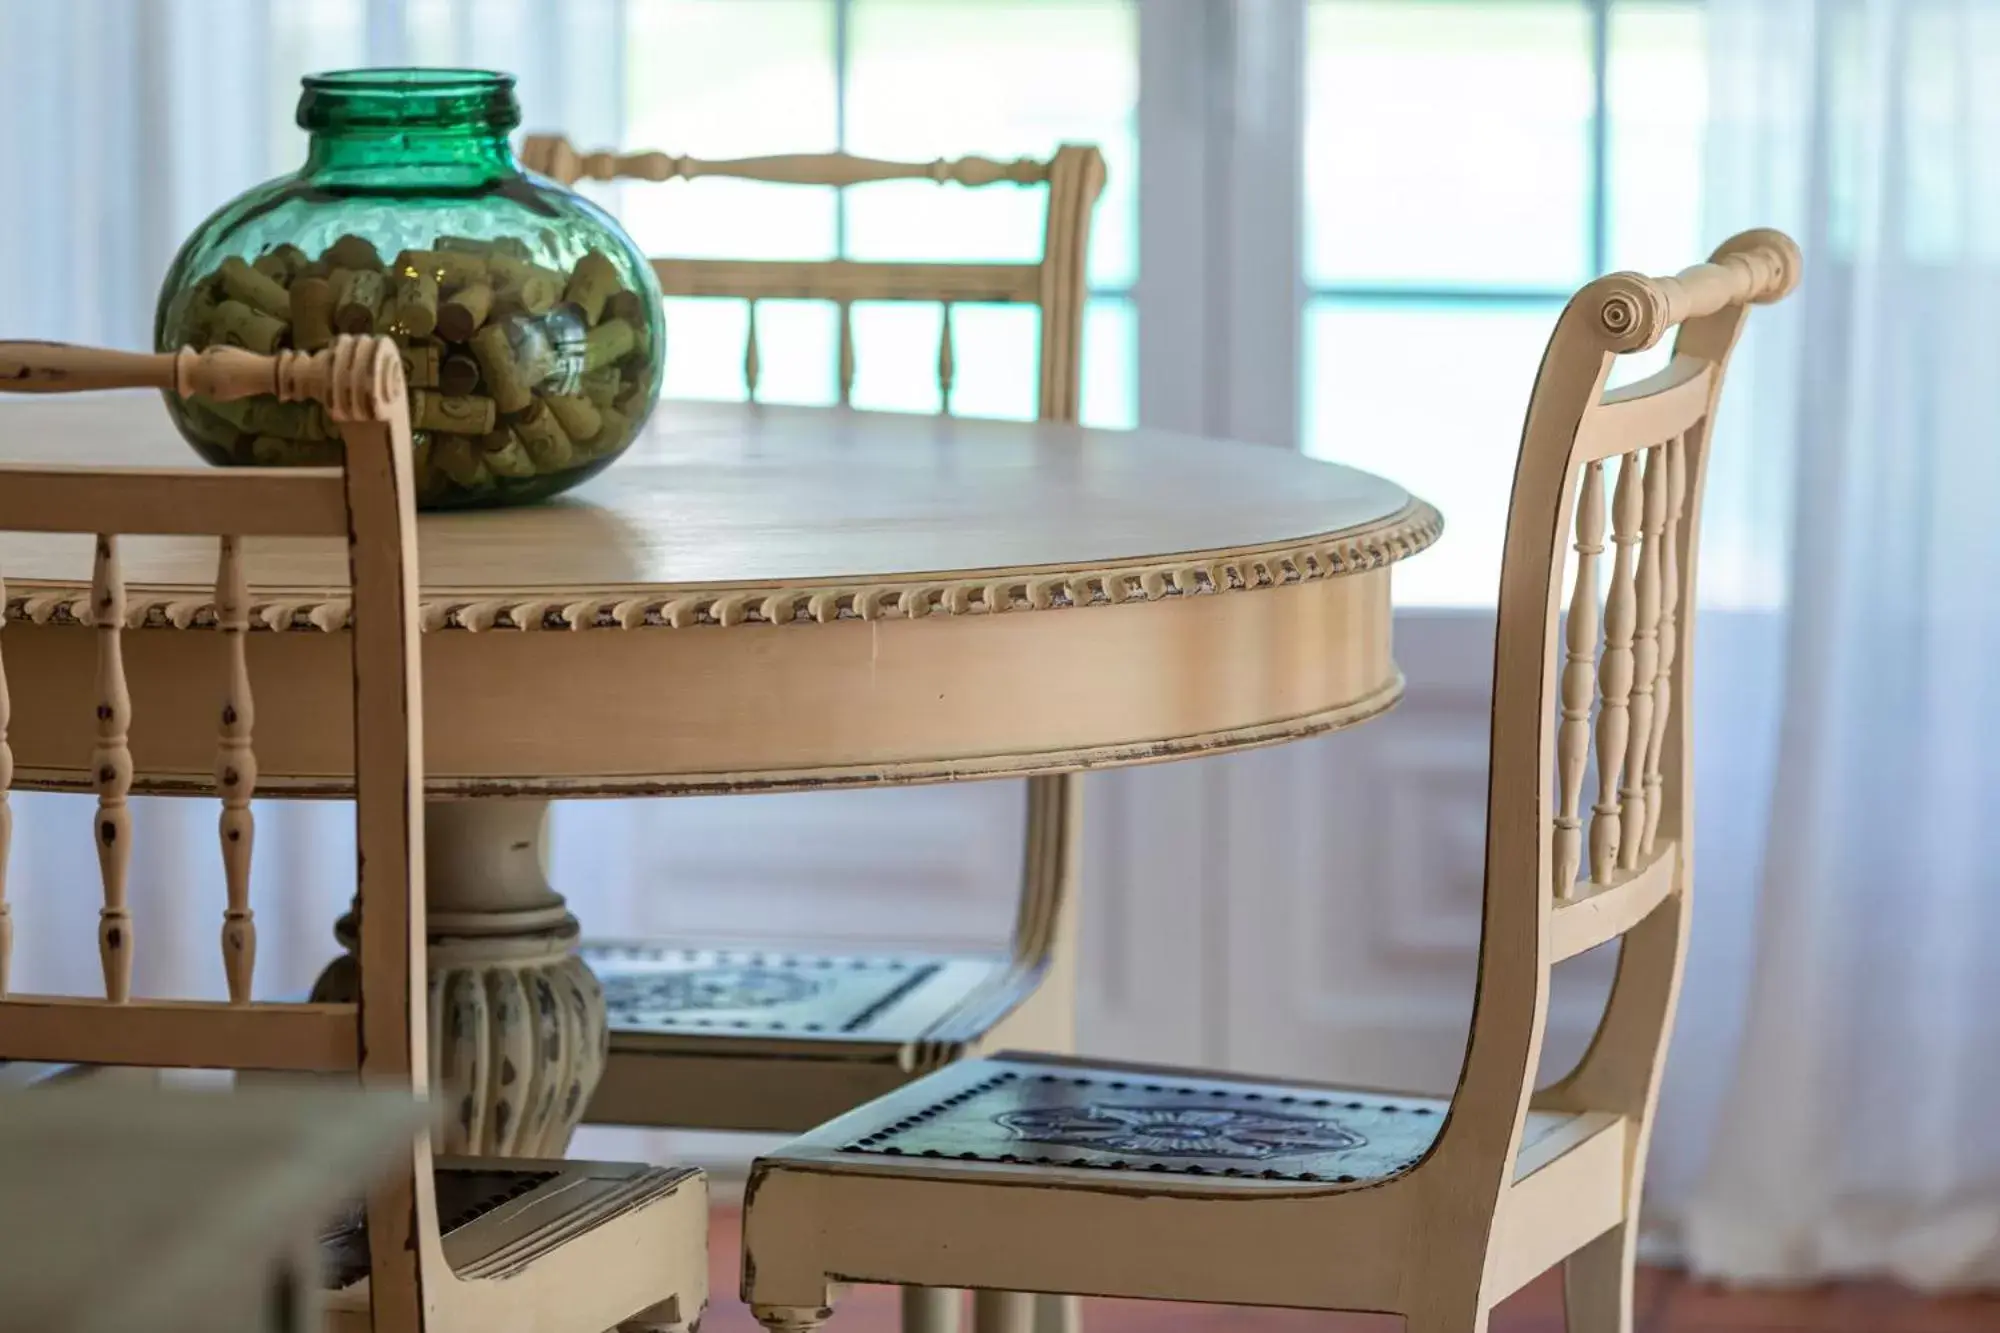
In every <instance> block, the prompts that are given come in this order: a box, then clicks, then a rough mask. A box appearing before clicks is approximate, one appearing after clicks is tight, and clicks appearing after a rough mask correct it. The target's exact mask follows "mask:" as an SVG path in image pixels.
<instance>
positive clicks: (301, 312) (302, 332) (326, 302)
mask: <svg viewBox="0 0 2000 1333" xmlns="http://www.w3.org/2000/svg"><path fill="white" fill-rule="evenodd" d="M332 341H333V284H332V283H330V282H328V281H327V280H326V279H325V278H299V279H297V280H296V281H294V282H293V283H292V346H294V347H296V348H298V349H299V350H300V351H301V352H317V351H318V350H319V349H320V348H322V347H325V346H326V345H327V344H328V343H330V342H332Z"/></svg>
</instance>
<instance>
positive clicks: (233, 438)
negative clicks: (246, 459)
mask: <svg viewBox="0 0 2000 1333" xmlns="http://www.w3.org/2000/svg"><path fill="white" fill-rule="evenodd" d="M181 420H182V421H183V422H185V423H186V425H187V428H188V431H189V433H190V434H192V435H193V436H194V437H195V438H196V439H197V440H200V441H201V442H202V443H203V444H206V445H208V446H210V447H211V448H215V449H222V450H226V451H227V452H229V453H232V454H233V453H235V452H237V441H238V440H240V439H242V438H243V431H242V429H241V428H240V427H238V426H237V424H236V423H235V422H233V421H229V420H226V419H224V418H223V417H222V415H221V414H220V413H217V412H215V411H213V410H212V409H211V408H210V407H209V405H208V400H207V399H203V398H190V399H188V400H187V401H186V404H185V405H184V407H183V409H182V412H181Z"/></svg>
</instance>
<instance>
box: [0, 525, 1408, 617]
mask: <svg viewBox="0 0 2000 1333" xmlns="http://www.w3.org/2000/svg"><path fill="white" fill-rule="evenodd" d="M1443 530H1444V517H1443V515H1441V514H1439V513H1438V511H1437V510H1436V509H1435V508H1433V507H1432V506H1430V505H1429V504H1426V503H1425V502H1424V501H1422V500H1414V499H1413V500H1411V501H1410V503H1409V504H1407V505H1405V506H1404V507H1403V508H1402V509H1401V510H1399V511H1397V512H1396V513H1395V514H1393V515H1391V516H1390V517H1388V518H1386V519H1384V520H1382V521H1380V522H1378V523H1375V524H1373V525H1370V526H1368V527H1364V528H1358V529H1349V530H1345V531H1341V532H1335V533H1327V534H1322V535H1320V536H1316V537H1308V538H1303V539H1297V540H1291V541H1285V542H1280V543H1275V544H1271V545H1268V546H1260V547H1230V548H1221V549H1217V550H1211V551H1200V552H1192V553H1189V554H1185V555H1179V556H1170V557H1162V556H1153V557H1148V558H1146V559H1145V560H1137V561H1133V560H1127V561H1116V560H1114V561H1109V562H1105V563H1102V564H1098V565H1093V566H1091V567H1089V568H1039V567H1037V568H1022V569H1018V570H1008V569H1001V570H995V571H991V572H989V573H987V574H985V575H984V576H980V575H976V574H970V573H968V574H963V575H948V576H944V577H925V576H922V575H916V576H909V577H899V578H892V579H879V580H867V581H856V580H847V581H836V582H831V583H826V584H820V585H812V584H806V585H800V586H797V587H776V588H773V587H761V588H760V587H728V586H719V587H711V588H700V587H689V588H684V589H678V590H673V591H659V590H656V591H646V590H644V589H635V588H627V589H623V590H619V591H602V592H573V591H563V592H542V593H518V594H510V595H508V596H504V597H484V598H470V597H448V596H447V597H431V598H426V599H425V600H424V601H423V603H422V605H421V607H420V609H419V618H420V620H421V622H422V625H423V628H424V629H425V630H426V631H438V630H466V631H473V632H477V631H482V630H491V629H512V630H551V629H554V630H586V629H657V628H664V629H689V628H694V627H697V626H719V627H725V628H726V627H730V626H735V625H764V624H831V623H835V622H838V621H843V620H917V619H921V618H923V617H925V616H931V615H945V616H959V615H995V614H999V613H1002V612H1009V611H1044V610H1053V609H1059V608H1065V607H1087V606H1112V605H1117V604H1119V603H1124V602H1156V601H1163V600H1166V599H1168V598H1174V597H1188V596H1208V595H1212V594H1216V593H1224V592H1251V591H1256V590H1258V589H1260V588H1273V587H1282V586H1285V585H1287V584H1295V583H1306V582H1312V581H1315V580H1318V579H1327V578H1338V577H1341V576H1343V575H1348V574H1363V573H1367V572H1369V571H1371V570H1376V569H1380V568H1382V567H1383V566H1385V565H1390V564H1393V563H1395V562H1396V561H1398V560H1405V559H1408V558H1409V557H1410V556H1413V555H1416V554H1417V553H1418V552H1420V551H1422V550H1424V549H1426V548H1427V547H1429V546H1430V545H1431V544H1432V543H1434V542H1435V541H1437V539H1438V537H1439V535H1440V534H1441V533H1442V532H1443ZM10 584H11V589H12V595H11V596H9V597H8V599H7V601H6V605H5V607H4V617H0V618H4V620H7V621H19V622H24V623H31V624H37V625H46V624H58V625H89V624H90V623H91V613H90V599H91V591H90V588H89V586H88V585H84V584H50V583H38V582H36V581H35V580H32V579H14V580H10ZM127 608H128V610H127V614H126V626H127V628H130V629H213V628H214V627H215V623H216V618H215V603H214V600H213V595H212V593H210V592H209V591H207V590H194V589H180V590H172V589H147V588H142V587H135V588H130V589H128V590H127ZM348 614H349V603H348V599H347V598H346V597H342V596H336V595H331V594H328V593H326V592H298V593H278V594H272V595H267V596H264V597H261V598H258V599H256V600H254V601H253V602H252V604H251V608H250V624H251V628H252V629H253V630H320V631H322V632H327V633H331V632H334V631H337V630H342V629H345V628H347V624H348Z"/></svg>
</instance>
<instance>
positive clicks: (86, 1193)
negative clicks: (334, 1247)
mask: <svg viewBox="0 0 2000 1333" xmlns="http://www.w3.org/2000/svg"><path fill="white" fill-rule="evenodd" d="M425 1119H426V1117H425V1113H424V1107H423V1106H422V1104H421V1103H419V1102H418V1101H417V1100H416V1099H415V1098H412V1097H410V1096H408V1095H404V1096H401V1097H397V1096H394V1095H390V1094H385V1093H379V1092H376V1093H362V1092H356V1091H350V1090H345V1089H341V1090H336V1089H330V1088H329V1089H318V1090H299V1089H271V1088H263V1089H252V1090H239V1091H236V1092H219V1091H192V1092H191V1091H185V1090H166V1089H159V1088H151V1087H148V1088H140V1089H135V1088H134V1087H133V1086H132V1085H131V1084H129V1083H110V1084H107V1083H105V1082H103V1081H102V1080H84V1081H76V1082H71V1083H69V1084H67V1085H64V1086H61V1087H51V1088H48V1089H37V1090H36V1091H34V1092H32V1093H29V1092H21V1091H11V1092H6V1093H0V1292H4V1293H6V1295H5V1299H4V1300H0V1333H125V1331H126V1330H128V1329H133V1328H146V1329H150V1330H153V1333H210V1330H215V1329H240V1330H243V1331H244V1333H296V1331H297V1330H300V1329H306V1328H311V1327H312V1326H313V1324H314V1323H315V1322H316V1321H317V1320H318V1319H319V1318H320V1315H321V1313H322V1311H321V1306H322V1304H323V1301H324V1297H323V1295H322V1293H321V1291H320V1289H319V1288H320V1281H319V1277H320V1246H319V1235H320V1231H321V1229H322V1225H323V1224H324V1222H325V1221H326V1219H327V1218H328V1217H329V1216H331V1215H333V1213H334V1212H335V1211H336V1209H338V1208H339V1207H340V1206H341V1205H342V1204H343V1203H345V1201H346V1200H347V1199H348V1198H349V1197H350V1196H351V1195H352V1194H353V1192H354V1188H355V1185H356V1183H357V1182H359V1181H365V1180H368V1179H370V1178H372V1177H374V1176H375V1175H376V1174H377V1173H378V1172H380V1171H381V1170H382V1168H383V1167H385V1166H391V1167H393V1166H394V1165H395V1159H396V1158H397V1157H398V1156H399V1155H400V1154H401V1153H402V1152H404V1151H405V1145H406V1144H408V1143H409V1142H410V1141H411V1140H412V1139H413V1138H415V1137H416V1135H418V1134H420V1133H423V1132H424V1131H425V1128H426V1125H425Z"/></svg>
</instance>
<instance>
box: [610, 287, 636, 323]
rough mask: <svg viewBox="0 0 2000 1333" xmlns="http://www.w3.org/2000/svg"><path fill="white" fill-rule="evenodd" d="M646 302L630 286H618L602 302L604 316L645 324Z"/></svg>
mask: <svg viewBox="0 0 2000 1333" xmlns="http://www.w3.org/2000/svg"><path fill="white" fill-rule="evenodd" d="M645 314H646V302H645V300H644V298H642V297H641V296H640V295H639V293H637V292H635V291H633V290H632V289H631V288H630V287H620V288H619V289H618V290H617V291H615V292H613V293H611V297H610V299H609V300H607V301H606V302H605V303H604V318H606V319H622V320H624V321H625V322H626V323H628V324H632V325H635V326H641V327H643V326H644V325H645V322H646V320H645Z"/></svg>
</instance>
